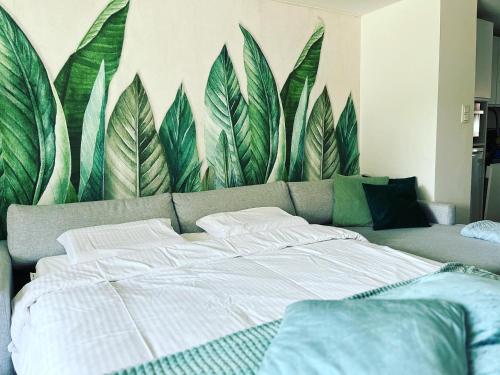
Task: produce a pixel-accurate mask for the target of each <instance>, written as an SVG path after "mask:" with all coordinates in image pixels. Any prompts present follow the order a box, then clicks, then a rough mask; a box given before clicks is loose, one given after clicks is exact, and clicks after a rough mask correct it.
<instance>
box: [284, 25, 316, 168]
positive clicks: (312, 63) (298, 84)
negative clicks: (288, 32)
mask: <svg viewBox="0 0 500 375" xmlns="http://www.w3.org/2000/svg"><path fill="white" fill-rule="evenodd" d="M324 34H325V26H324V25H323V24H322V23H320V24H319V25H318V26H316V29H315V30H314V33H313V35H312V36H311V37H310V38H309V40H308V42H307V43H306V45H305V47H304V49H303V50H302V53H301V54H300V56H299V58H298V60H297V62H296V63H295V66H294V68H293V71H292V72H291V73H290V75H289V76H288V78H287V80H286V82H285V85H284V86H283V89H282V90H281V93H280V96H281V101H282V103H283V113H284V116H285V127H286V136H287V138H286V139H287V142H286V144H287V157H286V159H287V163H286V166H287V168H288V167H289V166H290V161H291V159H290V152H291V151H290V150H291V146H292V129H293V123H294V120H295V114H296V112H297V108H298V106H299V101H300V98H301V95H302V91H303V89H304V86H305V83H306V79H307V83H308V85H307V88H308V92H307V94H308V95H309V94H310V93H311V89H312V87H313V86H314V83H315V82H316V75H317V73H318V66H319V60H320V56H321V47H322V45H323V38H324Z"/></svg>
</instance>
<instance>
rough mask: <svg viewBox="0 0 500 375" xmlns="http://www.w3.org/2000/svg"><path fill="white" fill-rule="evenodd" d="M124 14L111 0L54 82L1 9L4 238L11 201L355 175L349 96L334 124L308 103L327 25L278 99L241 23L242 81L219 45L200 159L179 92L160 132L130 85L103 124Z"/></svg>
mask: <svg viewBox="0 0 500 375" xmlns="http://www.w3.org/2000/svg"><path fill="white" fill-rule="evenodd" d="M128 10H129V0H111V1H110V2H109V3H108V5H107V6H106V8H105V9H104V10H103V11H102V12H101V14H99V15H98V16H97V18H96V20H95V22H94V23H93V25H91V27H90V29H89V30H88V32H87V33H86V34H85V35H84V36H83V39H82V40H81V42H80V44H79V45H78V47H77V48H76V50H75V52H74V53H73V54H71V56H69V58H68V60H67V61H66V63H65V64H64V66H63V68H62V69H61V71H60V72H59V74H58V75H57V76H56V77H55V79H54V81H53V82H52V81H51V78H50V77H49V75H48V73H47V70H46V69H45V67H44V65H43V62H42V61H41V59H40V57H39V56H38V54H37V52H36V51H35V49H34V48H33V46H32V45H31V43H30V42H29V40H28V38H27V37H26V35H25V34H24V33H23V31H22V30H21V29H20V28H19V26H18V25H17V24H16V23H15V22H14V21H13V19H12V18H11V17H10V15H9V14H7V12H6V11H5V10H4V9H3V8H1V7H0V61H2V63H1V64H0V237H1V238H5V235H6V232H5V218H6V212H7V208H8V206H9V205H10V204H12V203H19V204H27V205H36V204H56V203H67V202H76V201H80V202H83V201H96V200H102V199H116V198H132V197H141V196H148V195H153V194H159V193H164V192H192V191H200V190H209V189H217V188H228V187H235V186H244V185H251V184H262V183H267V182H273V181H309V180H321V179H329V178H332V177H333V175H334V174H335V173H341V174H344V175H352V174H359V150H358V140H357V119H356V112H355V108H354V101H353V99H352V96H349V98H348V100H347V103H346V105H345V108H344V110H343V111H342V113H341V115H340V117H339V120H338V122H337V124H336V126H335V122H334V115H333V108H332V104H331V101H330V95H329V93H328V90H327V88H326V87H324V89H323V91H322V92H321V94H320V95H319V96H318V97H317V98H311V92H312V90H313V87H314V85H315V83H316V79H317V73H318V68H319V63H320V57H321V50H322V46H323V40H324V36H325V27H324V25H323V24H322V23H320V24H319V25H318V26H317V27H316V29H315V30H314V31H313V33H312V35H311V36H310V37H309V39H308V40H307V42H306V44H305V46H304V48H303V49H302V52H301V53H300V55H299V57H298V60H297V61H296V63H295V65H294V66H293V68H292V70H291V73H290V74H289V75H288V78H287V79H286V81H285V84H284V85H283V87H282V88H281V91H280V89H279V87H278V85H277V83H276V79H275V77H274V75H273V72H272V68H271V64H270V62H269V61H268V59H267V58H266V56H265V52H264V51H265V50H264V49H262V47H261V46H260V45H259V43H258V42H257V40H256V39H255V38H254V36H253V35H252V34H251V33H250V31H248V30H247V29H246V28H245V27H243V26H241V25H240V30H241V33H242V42H243V62H244V71H245V78H246V81H241V80H240V79H238V77H237V74H236V70H235V67H234V65H233V61H232V59H231V56H230V53H229V51H228V48H227V46H226V45H224V46H223V47H222V49H221V51H220V53H219V55H218V56H217V58H216V59H215V61H214V63H213V64H212V67H211V69H210V71H209V72H208V80H207V83H206V86H205V87H206V89H205V98H204V103H205V108H204V110H205V113H206V120H205V119H203V120H204V122H203V123H201V122H200V123H199V124H198V125H202V126H203V127H204V147H205V155H206V158H205V160H201V159H200V157H199V155H200V154H199V150H198V147H199V138H198V136H197V132H196V125H197V122H196V121H195V116H194V115H193V110H192V108H191V104H190V101H189V98H188V93H187V92H186V89H185V87H184V86H183V85H180V87H179V88H178V90H177V94H176V96H175V98H174V99H173V101H172V102H171V103H169V105H168V106H166V107H165V109H164V111H165V112H164V113H165V116H164V118H163V119H158V120H159V121H158V122H155V119H154V117H153V111H152V109H151V105H150V102H149V99H148V95H147V92H146V89H145V87H144V86H143V84H142V82H141V79H140V78H139V76H138V75H136V77H135V78H134V79H133V81H132V83H131V84H130V85H129V86H128V87H127V88H126V89H125V90H124V92H123V93H122V94H121V96H120V97H119V99H118V101H117V103H116V104H115V106H114V108H113V109H112V112H111V116H110V118H109V121H108V123H106V117H105V114H106V108H107V105H108V88H109V85H110V82H111V80H112V79H113V76H114V75H115V73H116V71H117V69H118V67H119V64H120V58H121V54H122V48H123V44H124V35H125V29H126V21H127V15H128ZM180 78H182V77H180ZM243 88H245V89H246V92H244V90H243ZM313 103H314V104H313ZM310 104H311V105H312V108H310V107H311V106H310ZM160 121H161V122H160Z"/></svg>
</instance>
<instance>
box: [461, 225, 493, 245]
mask: <svg viewBox="0 0 500 375" xmlns="http://www.w3.org/2000/svg"><path fill="white" fill-rule="evenodd" d="M460 234H461V235H462V236H464V237H471V238H478V239H480V240H485V241H490V242H497V243H500V223H495V222H494V221H491V220H482V221H478V222H475V223H471V224H469V225H466V226H465V227H464V228H463V229H462V231H461V232H460Z"/></svg>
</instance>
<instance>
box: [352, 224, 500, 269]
mask: <svg viewBox="0 0 500 375" xmlns="http://www.w3.org/2000/svg"><path fill="white" fill-rule="evenodd" d="M463 227H464V226H463V225H440V224H435V225H433V226H431V227H429V228H409V229H388V230H380V231H374V230H373V229H372V228H369V227H352V228H346V229H350V230H352V231H355V232H358V233H360V234H362V235H363V236H365V237H366V238H367V239H368V240H369V241H370V242H373V243H376V244H379V245H384V246H389V247H392V248H393V249H397V250H401V251H404V252H407V253H411V254H415V255H418V256H421V257H424V258H428V259H433V260H436V261H438V262H443V263H446V262H459V263H464V264H469V265H474V266H478V267H480V268H483V269H485V270H488V271H491V272H494V273H497V274H500V246H499V245H498V244H495V243H493V242H487V241H481V240H477V239H473V238H467V237H463V236H462V235H461V234H460V231H461V230H462V228H463Z"/></svg>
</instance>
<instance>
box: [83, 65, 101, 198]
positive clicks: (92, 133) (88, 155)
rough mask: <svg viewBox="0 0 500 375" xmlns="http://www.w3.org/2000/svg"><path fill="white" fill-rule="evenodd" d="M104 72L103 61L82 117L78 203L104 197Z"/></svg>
mask: <svg viewBox="0 0 500 375" xmlns="http://www.w3.org/2000/svg"><path fill="white" fill-rule="evenodd" d="M106 103H107V94H106V72H105V68H104V61H103V62H102V63H101V67H100V69H99V73H98V74H97V78H96V80H95V82H94V87H93V88H92V92H91V94H90V99H89V103H88V104H87V109H86V110H85V114H84V116H83V126H82V145H81V152H80V184H79V189H78V200H79V201H80V202H87V201H98V200H101V199H103V197H104V128H105V123H104V121H105V120H104V117H105V112H106Z"/></svg>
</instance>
